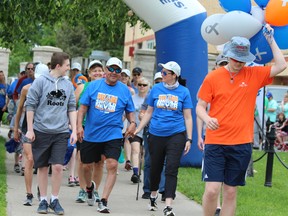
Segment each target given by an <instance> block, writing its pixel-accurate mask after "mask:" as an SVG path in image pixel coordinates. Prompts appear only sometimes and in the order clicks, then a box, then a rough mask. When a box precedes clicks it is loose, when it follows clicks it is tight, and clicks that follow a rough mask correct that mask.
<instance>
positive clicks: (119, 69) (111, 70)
mask: <svg viewBox="0 0 288 216" xmlns="http://www.w3.org/2000/svg"><path fill="white" fill-rule="evenodd" d="M107 69H108V71H110V72H111V73H113V72H114V71H115V73H117V74H119V73H121V71H122V69H121V68H116V69H115V68H113V67H107Z"/></svg>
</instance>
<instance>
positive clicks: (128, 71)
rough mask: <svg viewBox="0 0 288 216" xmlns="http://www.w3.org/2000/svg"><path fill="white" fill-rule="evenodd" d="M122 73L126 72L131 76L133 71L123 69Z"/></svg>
mask: <svg viewBox="0 0 288 216" xmlns="http://www.w3.org/2000/svg"><path fill="white" fill-rule="evenodd" d="M121 73H125V74H126V75H127V76H129V77H130V76H131V72H130V70H128V69H123V70H122V72H121Z"/></svg>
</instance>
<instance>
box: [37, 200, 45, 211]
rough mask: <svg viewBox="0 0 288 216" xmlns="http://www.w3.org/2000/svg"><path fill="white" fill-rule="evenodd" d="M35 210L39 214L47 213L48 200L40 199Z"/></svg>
mask: <svg viewBox="0 0 288 216" xmlns="http://www.w3.org/2000/svg"><path fill="white" fill-rule="evenodd" d="M37 212H38V213H39V214H47V213H48V202H47V200H42V201H41V202H40V203H39V206H38V209H37Z"/></svg>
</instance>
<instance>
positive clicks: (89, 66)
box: [88, 60, 103, 70]
mask: <svg viewBox="0 0 288 216" xmlns="http://www.w3.org/2000/svg"><path fill="white" fill-rule="evenodd" d="M95 64H97V65H100V66H101V67H103V64H102V62H100V61H99V60H93V61H91V62H90V63H89V65H88V70H89V69H90V68H91V67H92V66H93V65H95Z"/></svg>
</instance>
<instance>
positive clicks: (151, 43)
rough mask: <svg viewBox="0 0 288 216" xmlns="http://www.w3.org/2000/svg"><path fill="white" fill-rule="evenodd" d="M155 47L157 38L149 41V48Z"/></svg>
mask: <svg viewBox="0 0 288 216" xmlns="http://www.w3.org/2000/svg"><path fill="white" fill-rule="evenodd" d="M154 48H155V40H149V41H147V49H154Z"/></svg>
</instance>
